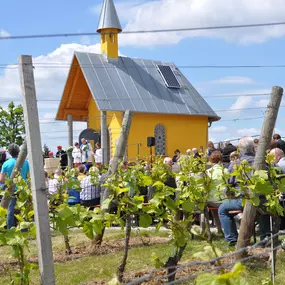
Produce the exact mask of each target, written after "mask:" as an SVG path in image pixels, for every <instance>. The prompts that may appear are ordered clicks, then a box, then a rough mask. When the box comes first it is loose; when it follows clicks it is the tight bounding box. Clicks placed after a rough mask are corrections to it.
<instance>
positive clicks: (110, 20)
mask: <svg viewBox="0 0 285 285" xmlns="http://www.w3.org/2000/svg"><path fill="white" fill-rule="evenodd" d="M110 28H115V29H117V30H118V31H119V32H121V31H122V27H121V24H120V20H119V17H118V14H117V11H116V8H115V5H114V2H113V0H104V3H103V6H102V10H101V15H100V18H99V23H98V28H97V32H98V33H100V32H101V30H102V29H110Z"/></svg>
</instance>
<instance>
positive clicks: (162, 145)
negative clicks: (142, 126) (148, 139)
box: [154, 124, 166, 156]
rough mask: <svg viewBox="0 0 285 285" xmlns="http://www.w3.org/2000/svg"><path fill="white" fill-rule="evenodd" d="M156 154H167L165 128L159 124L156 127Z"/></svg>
mask: <svg viewBox="0 0 285 285" xmlns="http://www.w3.org/2000/svg"><path fill="white" fill-rule="evenodd" d="M154 137H155V155H163V156H164V155H166V150H165V149H166V142H165V128H164V126H163V125H161V124H158V125H156V126H155V129H154Z"/></svg>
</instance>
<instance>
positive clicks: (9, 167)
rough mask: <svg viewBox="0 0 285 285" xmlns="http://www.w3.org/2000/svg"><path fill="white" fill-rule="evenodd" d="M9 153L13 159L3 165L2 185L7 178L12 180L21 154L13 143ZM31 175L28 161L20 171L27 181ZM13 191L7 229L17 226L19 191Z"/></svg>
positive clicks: (0, 178) (9, 147)
mask: <svg viewBox="0 0 285 285" xmlns="http://www.w3.org/2000/svg"><path fill="white" fill-rule="evenodd" d="M8 152H9V154H10V155H11V158H10V159H8V160H7V161H5V162H4V163H3V165H2V170H1V174H0V183H4V182H5V179H6V178H8V179H9V178H10V176H11V174H12V171H13V169H14V166H15V165H16V161H17V158H18V155H19V153H20V148H19V146H18V145H17V144H15V143H12V144H10V145H9V146H8ZM29 173H30V166H29V163H28V161H27V160H25V161H24V163H23V166H22V168H21V169H20V174H21V176H22V178H23V179H24V180H25V181H27V179H28V176H29ZM11 191H12V199H11V200H10V203H9V207H8V214H7V229H10V228H12V227H14V226H15V217H14V214H15V205H16V196H15V194H14V192H16V191H17V188H15V189H11Z"/></svg>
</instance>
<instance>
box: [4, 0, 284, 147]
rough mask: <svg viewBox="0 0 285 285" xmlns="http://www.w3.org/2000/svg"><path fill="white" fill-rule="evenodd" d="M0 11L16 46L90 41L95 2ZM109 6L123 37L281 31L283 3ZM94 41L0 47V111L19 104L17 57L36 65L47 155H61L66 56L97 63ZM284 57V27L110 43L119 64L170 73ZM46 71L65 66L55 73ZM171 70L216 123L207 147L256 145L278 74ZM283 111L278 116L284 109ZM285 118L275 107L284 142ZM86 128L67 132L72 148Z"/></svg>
mask: <svg viewBox="0 0 285 285" xmlns="http://www.w3.org/2000/svg"><path fill="white" fill-rule="evenodd" d="M2 2H3V3H1V17H0V36H9V35H12V36H16V35H26V34H53V33H56V34H58V33H72V32H95V31H96V30H97V24H98V20H99V14H100V10H101V6H102V3H103V0H85V1H75V0H69V1H67V0H65V1H56V0H50V1H48V2H43V1H36V0H29V1H15V0H10V1H2ZM114 2H115V5H116V7H117V12H118V15H119V18H120V21H121V25H122V27H123V30H124V31H131V30H135V31H137V30H152V29H174V28H189V27H205V26H207V27H208V26H221V25H241V24H256V23H269V22H281V21H284V14H285V5H284V0H263V1H259V0H251V1H246V0H239V1H228V0H216V1H212V0H139V1H138V0H117V1H116V0H115V1H114ZM16 5H17V9H15V6H16ZM99 41H100V38H99V37H98V36H92V37H86V36H77V37H66V38H44V39H25V40H11V39H10V40H1V41H0V104H1V106H3V107H5V106H7V104H8V102H10V101H11V100H14V101H15V102H16V103H17V104H20V103H21V96H22V95H21V92H20V81H19V71H18V69H17V67H16V66H15V64H17V61H18V56H19V55H21V54H27V55H32V56H33V62H34V63H37V64H43V65H41V66H39V65H38V66H37V65H36V68H35V70H34V72H35V84H36V92H37V98H38V101H39V102H38V107H39V116H40V123H41V124H40V126H41V136H42V144H44V143H46V144H47V145H48V146H49V147H50V148H51V149H52V150H54V151H55V150H56V146H57V145H62V146H63V147H67V146H68V133H67V124H66V123H65V122H55V120H54V118H55V115H56V112H57V109H58V105H59V100H60V98H61V96H62V92H63V88H64V84H65V81H66V79H67V75H68V64H69V63H70V62H71V59H72V56H73V53H74V51H88V52H97V53H99V52H100V44H99ZM284 47H285V25H280V26H270V27H258V28H257V27H255V28H239V29H225V30H203V31H202V30H201V31H195V32H193V31H192V32H171V33H157V34H131V35H130V34H129V35H124V34H121V35H120V36H119V48H120V53H121V54H123V55H126V56H129V57H138V58H144V59H153V60H162V61H171V62H174V63H175V64H176V65H177V66H209V65H282V64H284V65H285V59H284ZM55 63H63V64H65V65H64V66H61V67H55V66H54V64H55ZM50 64H53V66H48V65H50ZM44 65H46V66H44ZM180 70H181V71H182V72H183V73H184V74H185V75H186V76H187V78H188V79H189V81H190V82H191V84H192V85H193V86H194V87H195V88H196V89H197V90H198V91H199V93H200V94H201V95H202V96H203V97H205V100H206V101H207V102H208V103H209V105H210V106H211V107H212V108H213V109H214V110H215V111H216V112H217V114H218V115H219V116H220V117H221V118H222V119H221V120H220V121H219V122H215V123H213V124H212V126H211V127H210V128H209V139H210V140H212V141H214V142H218V141H223V140H228V139H234V138H239V137H241V136H245V135H258V134H259V133H260V130H261V127H262V123H263V117H264V111H265V107H266V106H267V104H268V99H269V94H270V92H271V89H272V86H281V87H283V86H284V83H285V78H284V73H285V68H219V69H217V68H216V69H213V68H180ZM252 94H255V95H252ZM256 94H259V95H258V96H257V95H256ZM42 100H54V101H42ZM57 100H58V101H57ZM282 105H284V106H285V104H284V103H283V102H282V103H281V106H282ZM246 108H259V109H251V110H246ZM235 109H245V110H235ZM284 114H285V108H283V107H281V108H280V111H279V115H278V121H277V124H276V128H275V131H276V132H278V133H280V134H281V135H283V136H285V127H284V123H285V116H284ZM245 119H246V120H245ZM85 127H86V124H85V123H76V124H75V126H74V130H75V131H74V140H75V141H76V140H78V135H79V133H80V131H81V130H83V129H84V128H85Z"/></svg>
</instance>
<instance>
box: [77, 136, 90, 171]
mask: <svg viewBox="0 0 285 285" xmlns="http://www.w3.org/2000/svg"><path fill="white" fill-rule="evenodd" d="M81 143H82V144H81V146H80V149H81V151H82V163H83V164H84V165H85V166H86V169H87V171H88V170H89V168H90V167H91V165H92V154H93V153H92V147H91V145H90V143H88V141H87V140H86V139H84V138H83V139H81Z"/></svg>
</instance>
